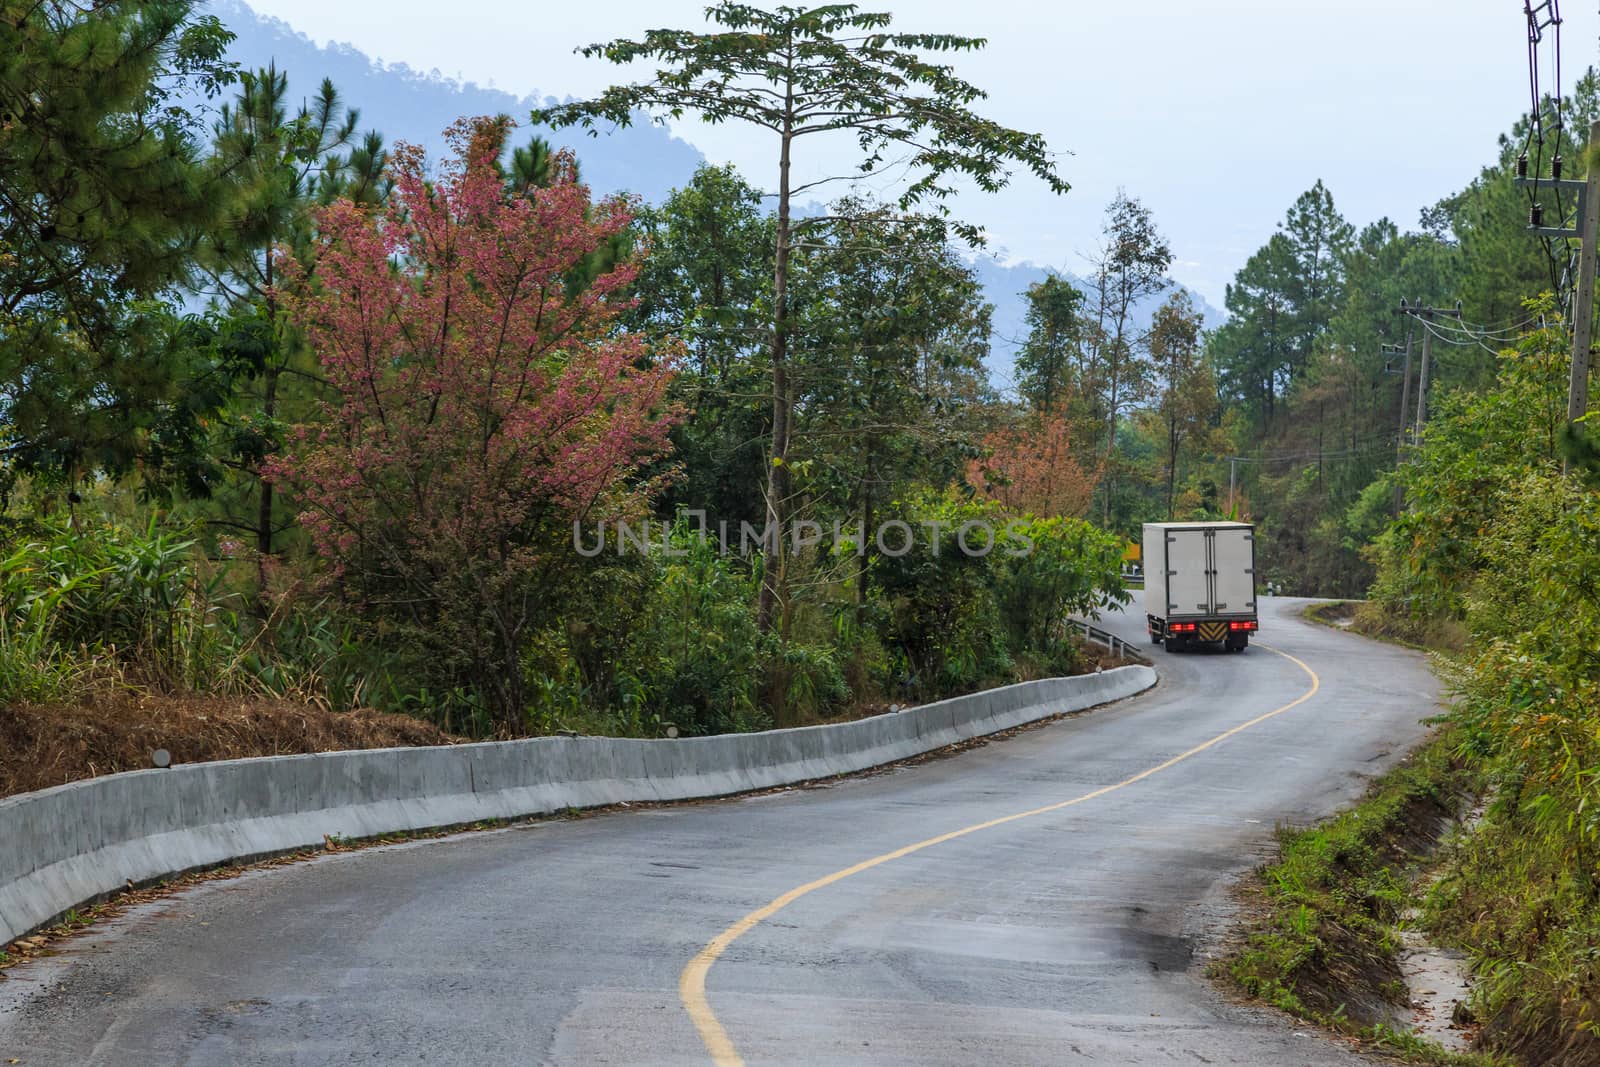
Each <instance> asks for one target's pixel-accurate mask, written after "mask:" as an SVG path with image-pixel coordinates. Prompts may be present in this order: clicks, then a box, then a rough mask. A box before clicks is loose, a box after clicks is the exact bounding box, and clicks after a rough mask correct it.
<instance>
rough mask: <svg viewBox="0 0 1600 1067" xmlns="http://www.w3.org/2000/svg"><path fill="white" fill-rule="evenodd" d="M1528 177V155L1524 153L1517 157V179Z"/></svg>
mask: <svg viewBox="0 0 1600 1067" xmlns="http://www.w3.org/2000/svg"><path fill="white" fill-rule="evenodd" d="M1527 176H1528V153H1526V152H1524V153H1522V155H1520V156H1518V157H1517V177H1519V178H1526V177H1527Z"/></svg>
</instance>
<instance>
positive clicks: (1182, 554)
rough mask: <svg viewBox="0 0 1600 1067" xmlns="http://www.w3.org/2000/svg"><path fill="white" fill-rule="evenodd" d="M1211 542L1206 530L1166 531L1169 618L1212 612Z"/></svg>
mask: <svg viewBox="0 0 1600 1067" xmlns="http://www.w3.org/2000/svg"><path fill="white" fill-rule="evenodd" d="M1208 541H1209V538H1208V537H1207V531H1205V530H1168V531H1167V617H1168V618H1171V617H1173V616H1180V615H1209V614H1210V613H1211V582H1210V576H1209V575H1208V574H1207V573H1206V571H1207V570H1209V569H1210V566H1209V564H1208V563H1207V561H1206V557H1207V544H1208Z"/></svg>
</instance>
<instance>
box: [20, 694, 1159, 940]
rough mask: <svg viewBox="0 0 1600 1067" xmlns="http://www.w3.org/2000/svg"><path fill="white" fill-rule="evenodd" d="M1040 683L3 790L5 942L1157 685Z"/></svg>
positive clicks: (758, 779) (805, 777)
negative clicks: (779, 716)
mask: <svg viewBox="0 0 1600 1067" xmlns="http://www.w3.org/2000/svg"><path fill="white" fill-rule="evenodd" d="M1155 680H1156V675H1155V672H1154V671H1153V670H1152V669H1150V668H1149V667H1143V666H1132V667H1119V668H1117V669H1116V670H1110V671H1105V672H1103V673H1099V674H1086V675H1078V676H1076V677H1072V678H1047V679H1043V680H1041V681H1037V682H1023V683H1020V684H1018V685H1011V686H1005V687H1003V688H1000V689H991V690H987V691H985V692H982V693H973V694H971V695H970V696H964V697H956V698H953V699H951V700H942V701H939V702H938V703H935V704H925V705H923V706H921V707H916V708H910V709H908V710H906V711H901V712H898V713H891V714H885V715H877V716H873V717H872V718H868V719H859V720H857V721H854V722H846V723H837V724H833V725H829V726H807V727H799V728H796V729H792V730H769V731H765V732H762V733H753V734H724V735H720V736H717V737H696V738H685V739H678V740H670V741H668V740H662V741H640V740H630V739H625V738H608V737H540V738H534V739H530V740H526V741H498V742H487V743H483V744H471V745H449V746H442V747H435V748H389V749H369V750H364V751H352V752H325V753H317V754H314V755H304V756H269V757H264V758H259V759H242V760H228V761H223V762H217V763H193V764H180V765H178V766H175V767H171V768H169V769H166V770H148V771H129V772H127V773H124V774H112V775H107V776H105V777H103V778H91V779H88V780H86V781H82V782H73V783H70V784H68V785H63V786H57V787H55V788H54V789H45V790H41V791H39V792H37V793H23V794H21V795H18V796H14V797H8V798H6V799H4V800H0V945H3V944H5V943H6V942H8V941H11V940H13V939H14V938H17V937H21V936H23V935H25V934H27V933H29V932H31V931H33V930H35V929H38V928H39V927H41V926H44V925H46V924H47V923H49V922H51V921H53V920H55V919H56V918H58V917H60V916H61V915H63V914H65V913H66V912H67V911H68V910H69V909H71V908H75V907H78V906H81V905H83V904H86V903H88V902H90V901H93V900H96V899H99V898H102V897H104V896H106V895H107V894H110V893H113V892H115V891H117V890H119V889H122V888H124V887H126V886H128V885H130V884H131V885H143V884H148V883H150V882H153V881H155V880H157V879H160V878H163V877H167V876H169V875H173V874H178V873H181V872H184V871H191V870H198V869H202V868H205V867H212V866H216V865H218V864H221V863H226V862H228V861H230V860H249V859H254V858H259V857H264V856H269V855H273V854H278V853H283V852H290V851H293V850H295V849H300V848H307V847H311V846H315V845H319V844H321V843H322V841H323V839H324V837H328V836H337V837H342V838H348V839H358V838H363V837H373V836H377V835H379V834H386V833H398V832H403V831H409V830H432V829H439V828H442V827H449V826H460V825H465V824H468V823H473V822H478V821H481V820H485V819H497V818H498V819H504V818H517V817H522V816H530V815H542V814H547V813H549V812H553V811H560V810H562V809H565V808H587V807H597V806H601V805H606V804H617V803H621V802H623V801H630V802H639V801H660V800H687V799H691V798H699V797H715V796H726V795H729V794H733V793H742V792H747V791H750V790H753V789H768V788H772V787H774V786H782V785H792V784H794V783H797V782H804V781H811V780H814V779H818V778H828V777H832V776H834V775H837V774H848V773H850V772H853V771H861V770H866V769H868V768H870V767H877V766H881V765H883V764H886V763H893V762H895V761H896V760H902V759H906V758H908V757H911V756H917V755H921V754H922V753H925V752H931V751H933V750H934V749H938V748H943V747H945V746H946V745H951V744H955V743H957V742H959V741H965V740H970V739H971V738H974V737H982V736H984V735H987V734H992V733H997V732H999V731H1001V730H1007V729H1010V728H1012V727H1015V726H1021V725H1023V724H1025V723H1028V722H1033V721H1036V720H1038V719H1042V718H1046V717H1048V716H1051V715H1055V714H1059V713H1061V712H1065V711H1079V710H1082V709H1084V708H1088V707H1093V706H1095V705H1097V704H1104V703H1108V702H1110V701H1113V700H1120V699H1122V698H1124V697H1128V696H1132V695H1133V694H1135V693H1138V692H1141V691H1143V690H1145V689H1147V688H1149V687H1150V686H1152V685H1154V684H1155Z"/></svg>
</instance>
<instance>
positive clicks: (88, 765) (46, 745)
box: [0, 692, 461, 796]
mask: <svg viewBox="0 0 1600 1067" xmlns="http://www.w3.org/2000/svg"><path fill="white" fill-rule="evenodd" d="M460 740H461V739H460V738H456V737H452V736H451V735H449V734H447V733H445V732H444V731H442V730H440V729H438V728H437V727H435V726H432V725H430V724H428V723H425V722H423V721H421V720H420V719H415V718H412V717H411V716H409V715H390V714H385V713H383V712H377V711H364V710H363V711H345V712H332V711H327V710H325V709H322V708H319V707H316V706H315V705H310V704H300V703H293V702H290V701H278V700H259V699H238V698H228V697H213V696H168V695H154V694H144V693H138V692H123V693H116V694H109V695H107V696H105V697H103V698H100V699H96V700H94V701H93V702H92V703H85V704H77V705H61V704H50V705H20V706H13V707H5V708H0V796H8V795H10V794H12V793H26V792H31V791H32V790H35V789H46V788H48V787H50V786H53V785H62V784H64V783H66V782H71V781H76V780H78V779H80V778H93V777H95V776H97V775H102V774H114V773H116V772H118V771H136V770H143V769H145V768H148V767H150V766H151V762H150V757H151V753H152V752H154V751H155V750H156V749H166V750H167V751H168V752H169V753H171V756H172V761H173V762H174V763H199V762H202V761H206V760H222V759H241V758H244V757H246V756H283V755H291V754H294V753H301V752H333V751H339V750H343V749H357V748H391V747H401V746H408V745H447V744H452V743H455V742H457V741H460Z"/></svg>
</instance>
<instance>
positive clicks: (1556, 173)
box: [1550, 156, 1561, 181]
mask: <svg viewBox="0 0 1600 1067" xmlns="http://www.w3.org/2000/svg"><path fill="white" fill-rule="evenodd" d="M1550 177H1552V178H1554V179H1555V180H1556V181H1560V180H1561V157H1560V156H1556V157H1555V158H1554V159H1552V160H1551V161H1550Z"/></svg>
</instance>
